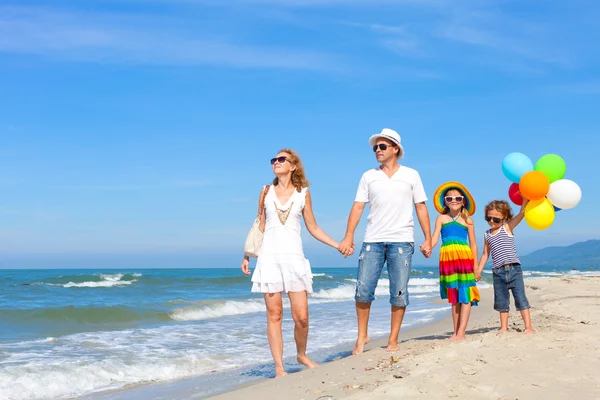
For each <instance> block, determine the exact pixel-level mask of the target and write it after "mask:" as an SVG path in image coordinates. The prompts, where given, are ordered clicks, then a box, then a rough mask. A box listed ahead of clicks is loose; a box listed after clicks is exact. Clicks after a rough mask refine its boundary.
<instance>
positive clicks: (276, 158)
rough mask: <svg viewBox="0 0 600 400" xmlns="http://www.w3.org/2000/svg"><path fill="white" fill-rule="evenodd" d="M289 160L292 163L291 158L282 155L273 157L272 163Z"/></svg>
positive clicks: (281, 162)
mask: <svg viewBox="0 0 600 400" xmlns="http://www.w3.org/2000/svg"><path fill="white" fill-rule="evenodd" d="M286 161H288V162H289V163H290V164H291V163H292V162H291V161H290V160H288V158H287V157H285V156H281V157H274V158H271V165H273V164H275V162H278V163H279V164H283V163H284V162H286Z"/></svg>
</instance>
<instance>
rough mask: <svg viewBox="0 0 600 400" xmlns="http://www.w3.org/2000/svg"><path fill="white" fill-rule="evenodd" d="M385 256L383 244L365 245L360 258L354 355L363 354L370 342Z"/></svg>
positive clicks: (355, 298) (356, 295)
mask: <svg viewBox="0 0 600 400" xmlns="http://www.w3.org/2000/svg"><path fill="white" fill-rule="evenodd" d="M384 262H385V254H384V251H383V244H382V243H363V246H362V249H361V251H360V255H359V256H358V274H357V278H356V293H355V295H354V300H355V301H356V319H357V322H358V337H357V338H356V345H355V346H354V350H353V351H352V354H354V355H356V354H361V353H362V352H363V350H364V346H365V344H367V343H368V342H369V334H368V326H369V314H370V312H371V302H372V301H373V300H375V289H376V288H377V281H378V280H379V276H380V275H381V270H382V269H383V263H384Z"/></svg>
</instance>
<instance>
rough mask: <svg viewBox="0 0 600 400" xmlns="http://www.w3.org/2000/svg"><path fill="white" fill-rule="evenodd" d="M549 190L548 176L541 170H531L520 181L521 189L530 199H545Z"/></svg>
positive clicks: (524, 195)
mask: <svg viewBox="0 0 600 400" xmlns="http://www.w3.org/2000/svg"><path fill="white" fill-rule="evenodd" d="M549 190H550V181H549V180H548V177H547V176H546V175H545V174H543V173H542V172H539V171H529V172H527V173H526V174H524V175H523V176H522V177H521V180H520V181H519V191H520V192H521V194H522V195H523V197H525V198H526V199H528V200H539V199H543V198H544V196H546V195H547V194H548V191H549Z"/></svg>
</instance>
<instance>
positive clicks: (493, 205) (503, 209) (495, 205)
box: [485, 200, 513, 221]
mask: <svg viewBox="0 0 600 400" xmlns="http://www.w3.org/2000/svg"><path fill="white" fill-rule="evenodd" d="M490 210H495V211H498V212H499V213H501V214H502V216H503V217H504V219H505V220H506V221H510V220H511V219H512V218H513V214H512V209H511V208H510V204H508V201H506V200H493V201H490V202H489V203H488V204H487V205H486V206H485V215H486V216H487V213H488V211H490Z"/></svg>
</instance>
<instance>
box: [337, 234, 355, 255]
mask: <svg viewBox="0 0 600 400" xmlns="http://www.w3.org/2000/svg"><path fill="white" fill-rule="evenodd" d="M338 251H339V252H340V253H342V254H343V255H344V258H346V257H348V256H350V255H352V254H353V253H354V239H353V238H344V239H343V240H342V241H341V242H340V245H339V246H338Z"/></svg>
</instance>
